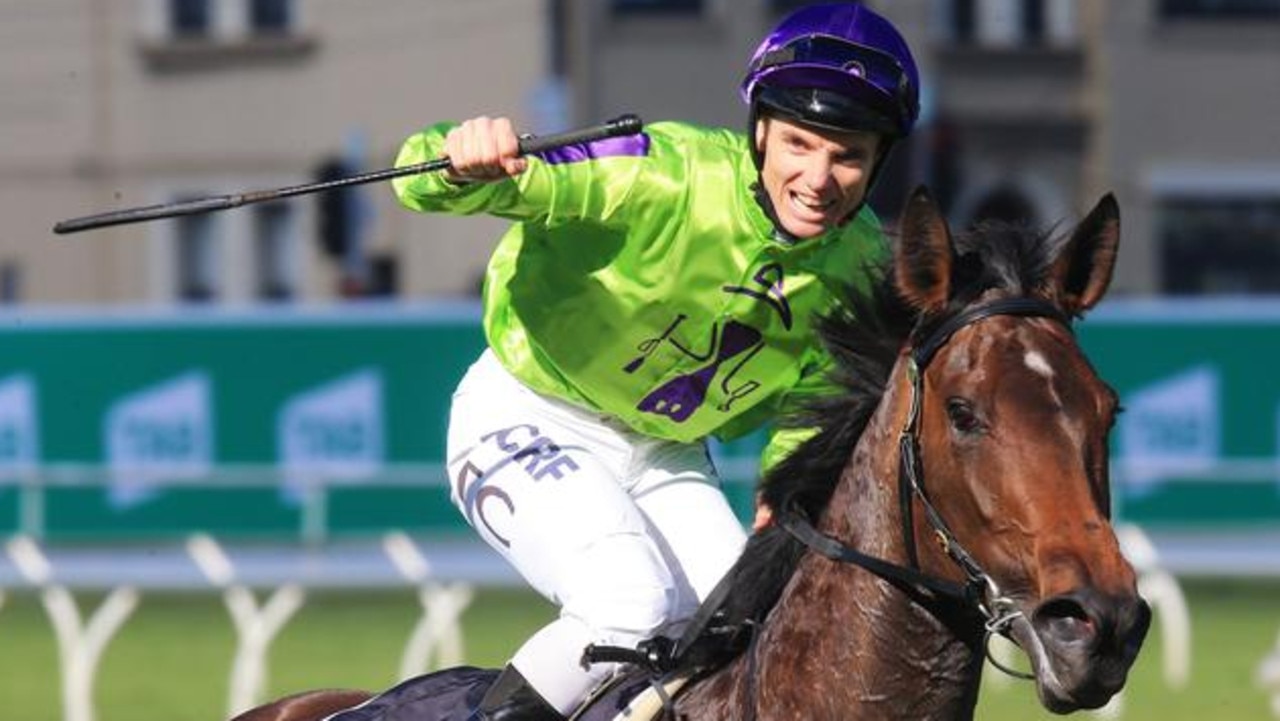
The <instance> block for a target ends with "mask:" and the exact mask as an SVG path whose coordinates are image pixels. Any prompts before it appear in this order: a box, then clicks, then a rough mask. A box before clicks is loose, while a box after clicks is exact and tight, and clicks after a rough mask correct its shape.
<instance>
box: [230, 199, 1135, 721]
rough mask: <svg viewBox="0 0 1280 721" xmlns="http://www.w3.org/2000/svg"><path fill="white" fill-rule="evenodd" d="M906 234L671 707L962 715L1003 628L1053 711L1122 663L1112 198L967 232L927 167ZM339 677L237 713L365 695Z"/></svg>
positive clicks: (844, 341) (745, 713) (769, 488)
mask: <svg viewBox="0 0 1280 721" xmlns="http://www.w3.org/2000/svg"><path fill="white" fill-rule="evenodd" d="M895 234H896V239H895V242H894V248H893V253H892V257H891V258H889V259H888V261H887V262H886V264H885V265H884V267H883V270H882V272H881V273H880V276H881V277H882V282H880V283H879V284H878V287H877V288H876V289H875V291H874V292H872V293H870V294H866V293H863V294H856V293H851V294H849V295H850V298H849V301H848V302H847V303H845V304H843V305H841V306H839V307H838V308H836V309H834V310H833V311H832V312H830V313H829V314H827V315H825V316H824V317H823V318H822V319H821V320H820V321H819V323H818V331H819V333H820V335H821V337H822V338H823V340H824V342H825V344H826V345H827V347H828V349H829V350H830V355H831V357H832V359H833V366H834V367H833V368H832V369H831V372H830V377H831V379H832V382H833V384H834V387H836V388H837V389H838V392H836V393H831V394H825V395H821V396H817V397H814V398H811V399H809V400H808V401H807V402H806V403H805V405H804V406H803V408H802V410H801V411H799V412H797V413H794V414H792V415H791V416H789V417H788V418H787V420H786V422H787V423H788V424H791V425H795V426H797V427H805V428H812V429H815V432H814V433H813V435H812V436H811V437H810V438H809V439H808V440H807V441H805V442H804V443H803V444H801V445H800V446H799V447H798V448H797V449H796V450H795V451H794V452H793V453H792V454H790V455H789V456H788V457H787V458H786V459H784V460H782V461H781V462H779V463H778V464H777V465H776V466H775V467H774V468H773V469H771V470H770V471H769V472H768V473H767V474H766V475H765V477H764V478H763V480H762V481H761V484H760V489H759V493H760V498H761V500H762V502H763V503H764V504H765V505H766V506H767V507H768V508H769V509H772V512H773V519H772V521H771V522H770V523H769V524H768V525H767V526H766V527H765V528H763V529H762V530H760V531H757V532H756V533H753V534H752V536H751V537H750V538H749V539H748V542H747V545H746V548H745V549H744V551H743V554H742V556H741V558H740V559H739V560H738V561H737V563H736V564H735V565H734V567H733V568H732V569H730V571H729V572H728V574H727V576H726V580H725V581H724V582H723V583H722V586H724V588H725V589H727V592H726V593H725V594H724V598H725V600H724V602H723V605H722V606H721V607H719V608H718V609H717V611H716V619H717V621H716V622H717V623H718V624H719V625H720V626H721V627H724V628H736V629H745V631H742V633H740V634H738V636H739V637H740V638H745V639H746V640H745V641H740V642H738V643H736V644H734V648H733V651H732V653H722V654H720V656H719V657H717V656H716V655H715V654H710V655H707V654H701V655H700V654H695V653H688V654H685V655H684V658H685V660H684V662H683V666H678V667H677V671H683V672H684V673H685V674H686V677H687V678H688V682H687V683H685V685H684V687H683V688H682V689H681V691H680V692H679V693H678V694H677V695H676V696H675V697H674V699H670V700H669V701H668V702H667V708H666V709H665V710H666V712H667V713H668V716H667V717H668V718H675V719H690V720H693V719H697V720H703V719H721V720H725V721H728V720H735V721H737V720H743V719H753V720H758V721H769V720H783V719H785V720H792V719H809V720H823V719H829V720H831V721H837V720H839V721H851V720H857V719H877V720H884V719H913V720H920V719H971V718H972V717H973V713H974V708H975V706H976V704H977V699H978V690H979V682H980V677H981V670H982V665H983V660H984V658H986V657H988V656H989V654H988V653H987V652H986V647H987V644H988V643H989V641H990V638H991V636H993V635H995V634H1000V635H1004V636H1006V637H1008V638H1010V639H1012V640H1013V641H1014V642H1015V643H1016V644H1017V645H1018V646H1019V647H1020V648H1021V649H1022V650H1023V652H1024V653H1025V655H1026V657H1027V659H1028V662H1029V667H1030V669H1031V672H1030V673H1028V674H1022V673H1021V672H1016V671H1013V670H1012V669H1004V670H1006V671H1008V672H1010V673H1015V674H1021V675H1025V676H1026V677H1028V678H1030V679H1033V680H1034V683H1035V687H1036V691H1037V695H1038V697H1039V700H1040V702H1041V704H1042V705H1043V706H1044V707H1045V708H1046V709H1048V710H1049V711H1052V712H1055V713H1069V712H1072V711H1076V710H1080V709H1092V708H1099V707H1101V706H1103V705H1105V704H1106V703H1107V702H1108V701H1109V700H1110V698H1111V697H1112V696H1113V695H1114V694H1115V693H1117V692H1118V691H1119V690H1120V689H1121V688H1122V687H1123V685H1124V683H1125V680H1126V678H1127V675H1128V671H1129V668H1130V667H1131V665H1132V664H1133V662H1134V660H1135V659H1136V657H1137V654H1138V652H1139V649H1140V648H1141V646H1142V642H1143V640H1144V638H1145V635H1146V632H1147V629H1148V627H1149V625H1150V620H1151V612H1150V609H1149V607H1148V606H1147V604H1146V602H1145V601H1143V599H1142V598H1141V597H1140V596H1139V595H1138V592H1137V587H1136V577H1135V574H1134V571H1133V568H1132V567H1131V566H1130V565H1129V563H1128V562H1127V561H1126V560H1125V558H1124V557H1123V556H1122V554H1121V552H1120V548H1119V544H1118V542H1117V539H1116V536H1115V533H1114V529H1113V528H1112V526H1111V522H1110V481H1109V476H1108V457H1109V456H1108V445H1107V440H1108V439H1107V437H1108V433H1109V431H1110V428H1111V426H1112V424H1113V422H1114V419H1115V414H1116V413H1117V408H1118V398H1117V395H1116V393H1115V392H1114V391H1112V390H1111V389H1110V388H1109V387H1108V386H1107V385H1106V384H1105V383H1104V382H1103V381H1102V380H1101V379H1100V378H1099V376H1098V375H1097V373H1096V371H1095V369H1094V368H1093V367H1092V365H1091V364H1090V362H1089V361H1088V359H1087V358H1086V356H1085V355H1084V353H1083V351H1082V350H1081V348H1080V347H1079V345H1078V344H1077V342H1076V340H1075V337H1074V335H1073V333H1072V323H1073V321H1074V320H1075V319H1077V318H1079V317H1081V316H1083V314H1084V313H1085V312H1086V311H1088V310H1089V309H1091V308H1093V307H1094V306H1095V305H1096V304H1097V303H1098V302H1099V301H1100V300H1101V299H1102V297H1103V296H1104V295H1105V293H1106V290H1107V288H1108V286H1109V285H1110V281H1111V276H1112V271H1113V269H1114V265H1115V262H1116V257H1117V251H1118V247H1119V207H1118V205H1117V203H1116V201H1115V198H1114V197H1113V196H1111V195H1109V194H1108V195H1106V196H1104V197H1103V198H1101V199H1100V200H1099V201H1098V203H1097V204H1096V205H1095V207H1094V208H1093V209H1092V210H1091V211H1090V212H1089V213H1088V214H1087V215H1086V217H1085V218H1084V219H1083V220H1081V221H1080V222H1079V223H1078V224H1077V225H1076V226H1075V227H1074V228H1072V229H1071V230H1070V231H1069V232H1066V233H1061V234H1055V233H1051V232H1041V231H1039V230H1036V229H1032V228H1029V227H1027V226H1025V225H1022V224H1011V223H987V224H980V225H978V226H976V227H975V228H974V229H972V230H971V231H969V232H966V233H964V234H960V235H953V234H952V232H951V231H950V229H949V228H948V226H947V223H946V221H945V220H944V218H943V215H942V213H941V211H940V210H939V208H938V207H937V205H936V203H935V202H934V200H933V199H932V197H931V196H930V194H929V193H928V191H927V190H925V189H923V188H920V189H917V190H916V191H915V192H913V193H912V194H911V195H910V197H909V198H908V200H907V202H906V204H905V206H904V209H903V211H902V214H901V217H900V219H899V222H898V226H897V229H896V233H895ZM702 616H703V614H702V613H699V617H702ZM687 635H688V634H686V636H687ZM695 657H696V658H697V662H696V664H695V663H694V662H691V661H689V660H688V659H690V658H695ZM448 673H449V671H444V672H437V674H448ZM432 676H436V675H430V674H429V675H428V677H432ZM424 678H427V677H424ZM488 678H491V676H490V677H488ZM337 693H340V692H333V691H321V692H313V693H311V694H302V695H299V696H295V697H291V698H290V699H289V700H287V702H276V703H275V704H268V705H266V706H263V707H259V708H258V709H254V710H253V711H250V712H248V713H247V714H245V715H242V716H239V717H237V719H236V720H235V721H314V720H315V719H319V718H323V717H325V714H324V713H320V712H307V711H306V710H305V708H304V707H305V706H306V705H308V704H319V705H320V706H323V707H324V708H325V709H329V712H330V713H331V712H332V710H331V709H333V708H336V707H340V706H341V703H348V702H350V701H352V700H363V699H366V698H368V696H355V697H350V696H348V697H344V698H342V699H340V700H339V699H338V698H337V697H336V696H335V694H337ZM472 698H474V693H473V694H472ZM326 701H329V702H330V703H328V705H325V703H324V702H326ZM339 701H340V702H339ZM580 717H581V718H587V717H588V716H587V715H586V714H585V713H584V714H582V715H581V716H580ZM609 717H610V718H611V716H609ZM337 718H338V719H344V717H343V716H342V715H339V716H338V717H337ZM352 718H353V719H354V718H362V719H363V718H369V719H373V718H383V717H382V716H378V715H375V714H370V715H368V716H359V717H352ZM386 718H394V719H397V720H398V719H409V718H415V717H413V716H409V715H394V714H390V715H388V716H386ZM424 718H425V716H424ZM460 718H466V716H465V713H464V714H463V715H462V716H461V717H460ZM575 718H579V717H575ZM590 718H597V716H595V715H592V716H590ZM344 721H345V719H344Z"/></svg>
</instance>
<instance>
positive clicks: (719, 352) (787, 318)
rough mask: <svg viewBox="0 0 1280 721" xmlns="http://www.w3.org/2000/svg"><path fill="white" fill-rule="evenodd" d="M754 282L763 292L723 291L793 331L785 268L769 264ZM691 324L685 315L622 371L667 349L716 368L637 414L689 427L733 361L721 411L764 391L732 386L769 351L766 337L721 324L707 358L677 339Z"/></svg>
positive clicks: (658, 394) (654, 397)
mask: <svg viewBox="0 0 1280 721" xmlns="http://www.w3.org/2000/svg"><path fill="white" fill-rule="evenodd" d="M751 280H752V281H754V282H755V283H756V285H758V286H759V288H748V287H745V286H740V285H726V286H722V287H721V290H722V291H724V292H726V293H733V294H737V295H745V296H748V297H750V298H754V299H756V300H758V301H760V302H762V303H765V304H766V305H768V306H769V307H770V308H771V309H772V310H773V311H775V312H776V313H777V314H778V316H779V318H780V319H781V320H782V326H783V327H784V328H786V329H788V330H790V329H791V323H792V316H791V304H790V303H788V302H787V297H786V295H785V294H784V292H783V284H782V281H783V270H782V266H781V265H779V264H777V263H768V264H765V265H763V266H761V267H760V269H759V270H757V271H756V272H755V274H754V275H752V276H751ZM687 318H688V316H687V315H685V314H684V313H680V314H677V315H676V317H675V320H673V321H672V322H671V324H670V325H668V326H667V328H666V330H664V331H663V332H662V334H661V335H659V336H658V337H656V338H648V339H646V340H644V341H643V342H642V343H640V345H639V346H637V348H636V349H637V350H639V351H640V355H638V356H636V357H635V358H633V359H632V360H631V361H630V362H629V363H627V365H626V366H624V367H623V369H622V370H623V371H624V372H626V373H634V372H636V371H637V370H639V369H640V366H642V365H644V362H645V361H646V360H648V358H649V355H650V354H652V353H653V352H654V351H655V350H657V349H658V348H659V347H660V346H662V345H663V344H670V345H672V346H674V347H675V348H676V350H678V351H680V353H682V354H684V355H685V356H686V357H688V358H692V359H694V360H696V361H699V362H704V361H707V360H710V361H711V362H710V363H708V364H707V365H706V366H704V367H702V368H699V369H698V370H696V371H694V372H692V373H687V374H685V375H682V376H678V377H676V378H672V379H671V380H669V381H667V382H666V383H663V384H662V385H661V386H658V387H657V388H656V389H654V390H653V391H651V392H650V393H649V394H648V395H646V396H645V397H644V399H642V400H641V401H640V403H639V404H637V405H636V409H637V410H640V411H644V412H645V413H654V414H657V415H662V416H667V417H668V418H670V419H671V420H673V421H675V422H676V423H683V422H685V421H687V420H689V417H690V416H692V415H693V414H694V412H695V411H697V410H698V409H699V408H701V407H702V405H703V404H704V403H706V400H707V391H708V390H709V389H710V388H711V381H712V380H713V379H714V378H715V376H716V374H717V373H719V371H720V368H721V366H725V365H726V364H728V363H729V362H730V361H733V363H732V366H731V367H730V369H729V372H728V373H727V374H726V375H725V377H724V379H723V380H721V381H720V388H721V390H723V391H724V395H725V396H726V398H725V400H724V401H723V402H721V403H720V405H719V406H718V410H720V411H724V412H728V410H729V408H730V406H732V405H733V403H734V402H736V401H737V400H739V399H740V398H745V397H746V396H748V395H751V393H753V392H754V391H755V390H756V389H757V388H759V387H760V383H759V382H758V381H754V380H748V381H746V382H744V383H740V384H739V385H738V386H737V387H731V383H732V381H733V379H734V377H735V376H737V375H738V372H739V371H740V370H742V367H743V366H745V365H746V364H747V362H748V361H749V360H751V358H752V357H754V356H755V354H756V353H758V352H759V351H760V349H761V348H763V347H764V334H762V333H761V332H760V331H759V330H757V329H755V328H753V327H751V326H749V325H747V324H745V323H740V322H738V321H736V320H730V321H728V322H726V323H725V324H724V328H723V329H721V328H720V326H719V324H715V325H713V326H712V328H711V349H710V350H708V351H707V352H706V353H699V352H697V351H695V350H693V349H690V348H686V347H685V346H684V345H682V344H681V343H680V342H679V341H677V340H676V339H675V338H674V337H673V334H674V333H675V330H676V328H678V327H679V326H680V324H681V323H683V322H684V321H685V320H686V319H687ZM713 356H714V357H713Z"/></svg>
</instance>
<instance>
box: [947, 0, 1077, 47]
mask: <svg viewBox="0 0 1280 721" xmlns="http://www.w3.org/2000/svg"><path fill="white" fill-rule="evenodd" d="M1078 4H1079V0H946V2H944V3H943V5H942V8H943V13H944V15H943V21H942V22H943V25H944V26H945V28H946V30H945V33H946V35H947V37H948V38H949V39H950V40H951V42H953V43H956V44H957V45H967V46H976V47H981V48H1026V47H1031V48H1036V47H1041V46H1046V45H1049V46H1058V47H1069V46H1072V45H1075V44H1077V43H1078V42H1079V37H1078V36H1079V30H1078V25H1079V21H1078V19H1077V15H1078V13H1079V8H1078Z"/></svg>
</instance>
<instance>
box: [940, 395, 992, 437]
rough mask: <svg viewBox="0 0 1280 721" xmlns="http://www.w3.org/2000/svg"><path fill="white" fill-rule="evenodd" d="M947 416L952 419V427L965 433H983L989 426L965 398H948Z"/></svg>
mask: <svg viewBox="0 0 1280 721" xmlns="http://www.w3.org/2000/svg"><path fill="white" fill-rule="evenodd" d="M947 418H949V419H950V420H951V427H952V428H954V429H956V430H957V431H959V432H961V433H965V434H973V433H981V432H983V431H984V430H986V427H987V426H986V424H985V423H983V422H982V420H981V419H979V418H978V414H977V413H975V412H974V410H973V404H972V403H970V402H969V401H967V400H965V399H964V398H957V397H954V396H953V397H951V398H948V399H947Z"/></svg>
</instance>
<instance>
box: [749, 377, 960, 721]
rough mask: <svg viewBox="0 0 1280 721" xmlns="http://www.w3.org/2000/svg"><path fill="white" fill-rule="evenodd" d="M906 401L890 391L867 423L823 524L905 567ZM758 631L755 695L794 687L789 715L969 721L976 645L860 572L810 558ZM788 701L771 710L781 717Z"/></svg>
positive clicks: (840, 536)
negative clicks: (901, 502)
mask: <svg viewBox="0 0 1280 721" xmlns="http://www.w3.org/2000/svg"><path fill="white" fill-rule="evenodd" d="M901 395H902V394H901V393H897V394H895V393H894V392H893V391H892V390H891V391H890V393H889V395H887V396H886V398H885V401H884V402H883V403H882V404H881V408H880V410H879V411H878V412H877V413H876V415H875V417H874V418H873V419H872V421H871V423H870V424H869V425H868V427H867V429H866V431H865V432H864V434H863V437H862V439H861V441H860V442H859V444H858V448H857V449H856V450H855V452H854V456H853V460H852V462H851V463H850V465H849V467H848V468H847V469H846V470H845V473H844V477H843V478H842V479H841V482H840V484H839V485H838V486H837V488H836V491H835V493H834V495H833V496H832V499H831V502H830V504H829V506H828V508H829V509H831V510H830V511H829V512H828V513H827V514H826V515H825V516H824V518H823V519H822V521H821V523H820V529H821V530H822V531H823V532H824V533H826V534H828V535H830V536H832V537H834V538H838V539H840V540H842V541H843V542H845V543H846V544H848V545H850V546H852V547H854V548H856V549H857V550H859V551H861V552H863V553H867V554H870V555H874V556H878V557H880V558H883V559H885V560H888V561H892V562H894V563H897V564H899V565H907V563H908V559H907V553H906V550H905V548H904V542H903V539H902V528H901V515H900V512H899V507H898V488H897V471H898V458H897V448H898V442H897V437H896V436H897V433H898V427H899V423H900V421H898V420H897V419H900V418H901V417H902V416H903V414H902V413H900V412H897V411H896V410H895V409H896V408H899V407H900V406H899V403H900V401H901V398H900V396H901ZM922 550H923V549H922ZM764 634H765V637H764V638H762V639H761V643H760V644H759V645H758V647H757V649H756V650H757V653H759V654H760V656H759V658H758V663H759V670H760V673H761V679H760V683H761V684H762V686H761V688H768V689H770V691H769V695H771V696H776V695H778V694H784V693H786V692H785V691H781V690H779V689H780V684H781V685H782V686H790V687H791V688H793V689H795V691H796V693H797V696H796V698H795V699H793V701H792V702H793V703H796V704H800V705H797V706H794V707H792V709H793V710H801V709H809V708H811V706H812V704H815V703H818V704H820V709H829V710H830V713H827V712H826V711H823V710H819V711H818V713H816V714H815V713H813V712H812V711H811V710H807V711H805V713H803V714H801V715H802V716H804V717H806V718H813V719H818V718H832V719H897V718H903V719H908V718H909V719H965V718H971V717H972V713H973V704H974V701H975V699H976V693H977V678H976V676H977V671H978V669H979V668H980V666H979V663H980V658H977V657H975V653H974V648H975V646H974V645H973V639H972V638H970V639H967V641H968V643H966V639H960V638H958V637H957V636H955V635H954V634H953V633H952V632H951V631H950V630H948V628H947V627H946V626H945V625H944V624H943V623H942V622H941V621H939V619H938V618H936V617H935V616H934V615H932V614H931V613H929V612H928V611H926V610H925V609H923V608H922V607H921V606H919V605H917V604H915V603H912V602H911V601H910V600H909V599H908V597H907V596H906V595H905V594H904V593H903V592H902V591H900V590H898V589H895V588H893V587H891V586H889V585H888V584H886V583H885V582H883V581H881V580H880V579H879V578H877V577H875V576H874V575H873V574H871V573H870V572H869V571H866V570H864V569H862V568H860V567H857V566H853V565H850V564H843V563H837V562H833V561H831V560H829V559H827V558H825V557H822V556H819V555H818V554H815V553H809V554H807V555H806V556H805V558H804V559H803V560H802V562H801V565H800V567H799V568H798V570H797V572H796V575H795V577H794V578H793V579H792V582H791V584H790V585H789V586H788V588H787V590H786V591H785V593H784V594H783V597H782V598H781V599H780V600H779V603H778V606H777V607H776V608H775V611H774V613H773V614H772V616H771V617H770V622H769V625H768V628H767V629H766V630H765V631H764ZM770 640H774V641H775V642H774V643H770V642H769V641H770ZM797 671H800V673H801V674H803V676H802V677H800V676H798V675H797ZM819 699H820V700H821V701H819ZM762 700H763V701H767V700H768V699H767V698H764V699H762ZM775 700H779V701H781V699H775ZM787 705H788V704H787V703H786V702H783V703H780V704H779V705H778V711H777V713H776V715H773V714H771V715H773V717H776V718H783V717H785V716H786V714H785V712H786V710H787V709H786V706H787ZM765 710H766V709H762V711H765ZM768 717H769V716H768V715H766V714H765V713H763V712H762V713H761V715H760V718H761V719H764V718H768ZM796 717H797V718H798V717H799V716H796Z"/></svg>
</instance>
